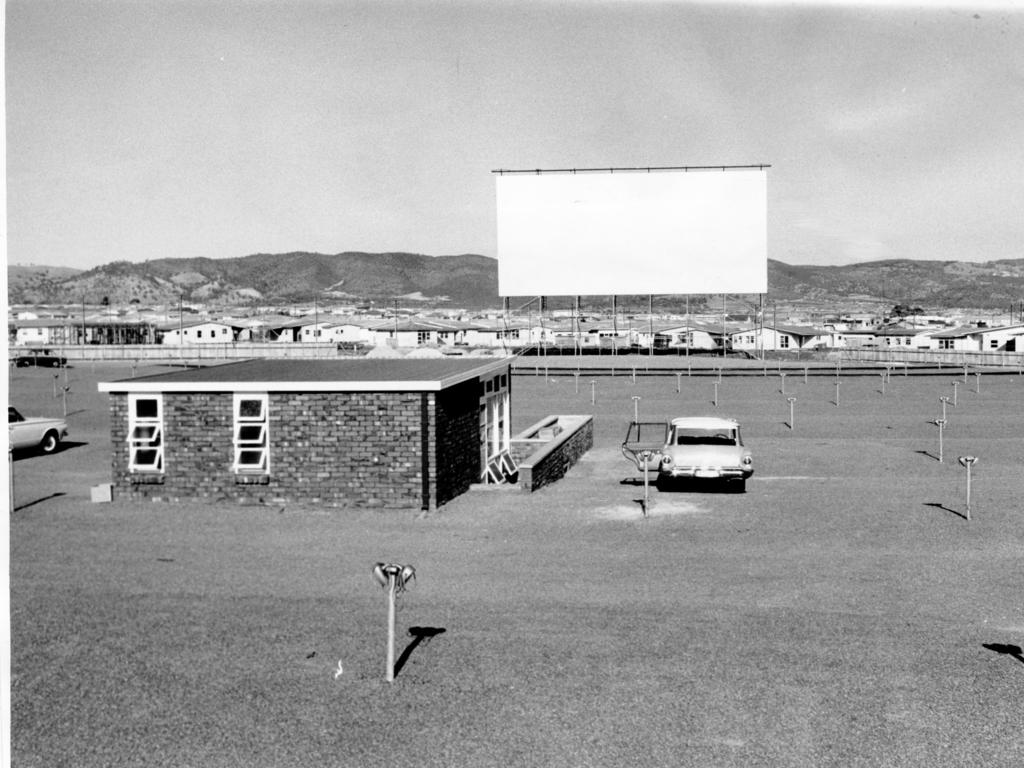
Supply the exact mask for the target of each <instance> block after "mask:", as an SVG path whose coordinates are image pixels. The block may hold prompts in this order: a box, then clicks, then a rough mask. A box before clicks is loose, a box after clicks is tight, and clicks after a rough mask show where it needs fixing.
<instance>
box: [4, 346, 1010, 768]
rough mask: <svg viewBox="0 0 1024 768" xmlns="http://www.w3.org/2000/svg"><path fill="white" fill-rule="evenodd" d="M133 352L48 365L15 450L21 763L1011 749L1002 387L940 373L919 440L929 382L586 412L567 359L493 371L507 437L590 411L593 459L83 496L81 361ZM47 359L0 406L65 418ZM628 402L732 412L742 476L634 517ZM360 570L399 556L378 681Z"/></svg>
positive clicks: (672, 497) (819, 758) (665, 384)
mask: <svg viewBox="0 0 1024 768" xmlns="http://www.w3.org/2000/svg"><path fill="white" fill-rule="evenodd" d="M153 370H154V369H147V370H141V369H140V371H139V373H140V374H142V373H144V372H151V371H153ZM129 375H130V369H129V368H128V366H120V367H118V366H117V365H113V364H105V365H100V364H96V365H90V364H87V363H83V364H80V365H79V366H77V367H75V368H73V369H71V370H70V371H69V378H70V382H71V387H72V396H71V398H70V400H69V401H68V402H69V411H70V415H69V418H68V420H69V423H70V426H71V442H70V443H69V444H68V446H67V447H66V448H65V449H64V450H62V451H60V452H59V453H57V454H55V455H52V456H46V457H44V456H26V457H21V458H19V459H18V460H17V461H16V462H15V463H14V476H15V505H14V507H15V508H14V510H13V511H12V514H11V624H12V649H11V650H12V681H11V688H12V747H13V764H14V765H15V766H19V767H20V766H47V767H51V766H62V765H66V766H76V767H77V766H197V767H203V766H214V767H216V766H314V765H316V766H367V765H372V764H374V763H380V762H386V763H387V764H390V765H415V766H509V765H516V766H623V765H645V766H749V765H769V766H852V765H864V766H878V765H886V766H904V765H906V766H962V765H979V766H1017V765H1021V764H1022V762H1024V707H1022V706H1021V697H1022V691H1024V657H1022V656H1021V655H1019V653H1018V652H1017V651H1015V649H1016V648H1017V647H1018V646H1020V645H1021V644H1022V643H1024V606H1022V600H1021V586H1022V579H1024V568H1022V555H1024V527H1022V525H1021V523H1022V517H1024V501H1022V499H1024V440H1022V435H1024V380H1022V379H1021V378H1020V377H1019V376H1016V375H1001V376H996V375H987V374H986V375H985V376H983V378H982V380H981V382H980V389H981V391H980V393H975V392H974V391H973V390H974V385H975V381H974V378H973V377H971V381H970V383H969V384H967V385H961V386H960V387H959V393H958V405H957V407H955V408H953V407H950V408H949V411H948V419H949V426H948V427H947V429H946V430H945V440H944V458H945V461H944V462H943V463H939V461H938V460H937V458H936V454H937V452H938V432H937V429H936V427H935V426H934V425H933V424H930V423H929V420H931V419H935V418H937V417H938V416H940V415H941V405H940V402H939V399H938V398H939V397H940V396H943V395H949V396H951V395H952V393H953V390H952V387H951V386H950V383H951V382H952V381H955V380H961V381H962V379H959V378H958V376H957V375H956V374H955V373H954V372H951V373H950V375H949V376H948V377H946V376H929V377H915V376H909V377H904V376H901V375H894V376H893V377H892V379H891V380H890V381H889V382H888V383H887V384H886V392H885V394H884V395H883V394H882V393H881V391H880V389H881V381H880V377H878V376H863V377H852V376H851V377H845V378H843V379H842V383H841V385H840V389H841V393H840V401H839V405H838V406H837V405H836V404H835V403H834V398H835V392H836V389H835V386H834V383H833V379H831V378H829V377H821V378H814V377H812V378H811V379H810V380H809V381H808V382H807V383H804V382H803V379H802V377H799V376H790V377H788V378H787V381H786V390H787V395H788V396H793V397H796V398H797V399H796V401H795V403H794V415H795V419H794V423H793V428H790V425H789V416H790V410H789V403H788V401H787V400H786V396H787V395H783V394H782V393H781V392H780V380H779V378H778V377H777V376H768V377H761V376H756V375H754V376H750V377H747V378H726V379H725V380H724V381H723V382H722V384H721V385H720V387H719V406H718V407H717V408H716V407H715V406H714V405H713V404H712V399H713V394H714V392H713V380H712V379H711V378H708V377H703V378H696V377H694V378H693V379H689V378H687V377H683V378H682V380H681V383H680V389H681V391H680V392H679V393H677V392H676V383H677V382H676V379H675V378H674V377H666V378H659V379H650V380H647V379H643V378H641V379H639V380H638V381H637V383H636V384H632V383H631V382H630V380H629V379H628V378H624V377H620V378H615V379H610V378H600V379H599V380H597V382H596V384H595V386H594V396H595V403H594V404H593V405H592V404H591V389H590V386H589V380H583V381H581V383H580V386H579V392H577V391H576V384H575V381H574V377H573V376H571V375H563V376H556V377H555V378H553V379H550V380H549V379H546V378H545V377H543V376H530V375H526V376H517V377H515V378H514V381H513V389H512V403H513V414H514V423H513V429H514V430H517V429H522V428H525V427H526V426H528V425H529V424H532V423H534V422H535V421H537V420H538V419H540V418H541V417H543V416H546V415H548V414H552V413H561V414H574V413H593V414H594V416H595V444H594V448H593V449H592V450H591V451H590V452H589V453H588V454H587V455H586V456H585V457H584V458H583V460H582V461H581V462H580V463H579V464H578V465H577V466H576V467H574V468H573V469H572V470H571V471H570V472H569V474H568V475H567V476H566V477H565V478H564V479H563V480H561V481H560V482H558V483H557V484H555V485H553V486H550V487H548V488H546V489H544V490H542V491H540V492H538V493H535V494H532V495H524V494H521V493H520V492H518V491H515V490H475V491H471V492H469V493H467V494H465V495H463V496H461V497H459V498H458V499H456V500H455V501H454V502H452V503H450V504H448V505H446V506H444V507H442V508H441V509H440V510H438V511H437V512H436V513H433V514H430V515H427V516H422V515H419V514H417V513H415V512H408V511H392V512H381V511H374V512H369V511H364V510H329V509H315V508H308V507H307V508H304V507H301V506H287V507H283V508H282V507H280V506H275V507H269V506H240V505H218V506H204V505H170V504H161V503H154V504H148V505H141V506H140V505H131V504H127V503H124V502H118V501H117V500H116V499H115V501H114V503H112V504H93V503H91V502H90V500H89V489H90V487H91V486H93V485H96V484H99V483H102V482H109V479H110V474H109V473H110V470H109V465H110V456H109V454H110V447H109V432H108V423H107V419H108V417H107V411H106V396H104V395H100V394H98V393H97V392H96V386H95V384H96V382H97V381H101V380H111V379H116V378H125V377H127V376H129ZM52 379H53V374H52V372H50V371H34V370H23V369H18V370H17V371H15V372H13V373H12V375H11V402H12V404H14V405H17V406H18V407H19V408H20V410H22V412H23V413H26V414H32V415H47V414H50V415H58V414H60V413H61V401H60V399H54V398H53V395H52V383H53V382H52ZM634 395H638V396H639V397H640V398H641V400H640V401H639V403H638V409H639V413H640V417H641V419H651V420H653V419H663V418H669V417H672V416H676V415H688V414H701V413H720V414H722V415H729V416H735V417H737V418H739V419H740V420H741V422H742V424H743V429H744V437H745V439H746V442H747V443H748V444H749V445H750V446H751V447H752V449H753V451H754V454H755V468H756V473H755V475H754V477H753V478H752V479H751V480H750V482H749V483H748V485H747V489H748V491H747V493H746V494H742V495H741V494H727V493H715V492H713V491H710V490H709V491H707V492H704V491H700V490H697V491H688V492H675V493H659V492H657V491H656V490H654V488H653V486H652V489H651V493H652V499H653V507H652V509H651V515H650V516H649V517H648V518H646V519H644V518H643V517H642V515H641V508H640V505H639V503H638V499H640V498H641V497H642V491H643V489H642V486H641V485H639V484H637V482H636V480H637V478H636V472H635V470H632V469H631V465H630V464H629V463H628V462H627V461H626V460H625V459H624V458H623V457H622V456H621V453H620V451H619V444H620V443H621V441H622V439H623V437H624V436H625V432H626V425H627V423H628V421H629V420H630V419H631V418H632V415H633V407H634V406H633V402H634V401H633V400H632V399H631V398H632V396H634ZM965 454H973V455H975V456H978V457H979V459H980V460H979V463H978V464H977V465H976V467H975V471H974V477H973V486H972V504H971V506H972V519H971V520H970V521H967V520H966V519H965V513H966V507H965V498H964V490H965V489H964V484H965V475H964V470H963V469H962V468H961V467H960V466H959V465H958V464H957V462H956V457H957V456H960V455H965ZM378 560H388V561H393V562H400V563H411V564H413V565H415V566H416V569H417V575H418V578H417V580H416V582H415V583H414V586H413V587H412V589H411V590H410V591H409V592H407V593H406V594H405V595H403V596H402V597H401V598H400V600H399V612H398V626H399V630H400V634H399V642H398V654H399V662H400V664H401V666H400V669H399V671H398V675H397V678H396V680H395V682H394V683H393V684H390V685H389V684H387V683H385V682H384V652H385V637H384V632H385V628H386V598H385V593H384V592H383V591H382V590H381V589H380V588H379V587H377V585H376V583H375V582H374V581H373V579H372V576H371V573H370V570H371V567H372V565H373V563H374V562H376V561H378ZM410 628H415V629H414V633H416V634H414V635H409V634H408V631H409V629H410ZM441 630H443V631H441ZM417 634H418V635H422V636H423V638H422V639H417ZM430 635H433V636H432V637H430ZM339 661H340V663H341V664H342V668H343V672H342V674H340V675H337V670H338V666H339Z"/></svg>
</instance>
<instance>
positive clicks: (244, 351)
mask: <svg viewBox="0 0 1024 768" xmlns="http://www.w3.org/2000/svg"><path fill="white" fill-rule="evenodd" d="M47 348H48V349H50V350H51V351H53V352H55V353H58V354H60V355H61V356H62V357H66V358H67V359H68V362H74V361H75V360H94V361H97V362H99V361H103V360H124V361H135V360H138V361H146V362H161V361H167V362H179V361H183V360H187V361H188V362H190V363H196V362H206V361H210V362H214V361H218V360H220V361H225V360H248V359H250V358H254V357H255V358H272V359H282V358H284V359H290V358H294V359H297V360H316V359H318V358H319V359H323V360H333V359H337V358H342V357H355V356H360V355H359V353H356V352H353V351H351V350H342V349H338V346H337V344H335V343H334V342H304V343H301V344H297V343H284V342H250V341H245V342H238V343H235V344H232V343H224V344H214V343H208V344H183V345H180V346H179V345H170V344H168V345H164V344H78V345H67V346H57V345H47ZM10 351H11V353H12V354H14V353H16V352H17V348H15V347H12V348H11V350H10Z"/></svg>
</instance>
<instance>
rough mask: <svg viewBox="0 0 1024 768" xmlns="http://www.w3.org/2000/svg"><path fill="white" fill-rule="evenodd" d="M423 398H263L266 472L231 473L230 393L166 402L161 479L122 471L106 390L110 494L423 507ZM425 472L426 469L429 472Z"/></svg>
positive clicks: (120, 421) (122, 400)
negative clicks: (267, 445)
mask: <svg viewBox="0 0 1024 768" xmlns="http://www.w3.org/2000/svg"><path fill="white" fill-rule="evenodd" d="M423 398H424V395H421V394H420V393H396V392H369V393H342V392H330V393H328V392H304V393H274V392H272V393H270V396H269V406H270V407H269V416H270V427H269V429H270V475H269V477H266V476H254V475H236V474H235V473H234V472H233V471H232V468H231V466H232V462H233V458H234V456H233V446H232V431H233V415H232V408H233V405H232V395H231V393H204V392H196V393H173V394H172V393H168V394H165V395H164V398H163V402H164V406H163V407H164V473H163V474H162V475H142V474H138V473H135V474H133V473H129V472H128V450H127V443H126V437H127V428H128V413H127V396H126V395H125V394H124V393H111V401H110V402H111V416H112V429H111V439H112V442H113V445H112V448H113V452H112V455H113V472H112V477H113V484H114V487H115V493H116V494H118V495H120V496H127V497H129V498H135V499H153V500H163V501H180V500H210V501H220V500H230V501H237V502H240V503H267V504H284V503H289V502H296V501H298V502H302V503H310V504H323V505H325V506H347V505H360V506H379V507H389V508H390V507H396V508H409V507H412V508H423V507H427V506H429V505H430V504H431V502H432V496H433V489H434V488H435V487H436V486H435V485H433V484H432V485H430V489H431V494H430V495H429V496H428V497H427V498H424V489H425V486H424V483H423V471H424V454H423V450H424V444H425V442H427V443H429V436H428V439H427V440H426V441H425V440H424V434H423V429H422V427H423V421H424V419H423V416H424V403H423ZM432 463H433V462H431V461H429V456H428V466H427V469H428V472H432V471H433V470H432V468H431V467H430V466H429V465H430V464H432Z"/></svg>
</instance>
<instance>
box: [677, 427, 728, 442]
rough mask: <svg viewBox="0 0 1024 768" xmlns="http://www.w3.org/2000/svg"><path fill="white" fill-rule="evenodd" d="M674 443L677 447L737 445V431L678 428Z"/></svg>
mask: <svg viewBox="0 0 1024 768" xmlns="http://www.w3.org/2000/svg"><path fill="white" fill-rule="evenodd" d="M673 442H674V443H675V444H676V445H736V430H735V429H694V428H692V427H677V428H676V432H675V436H674V440H673Z"/></svg>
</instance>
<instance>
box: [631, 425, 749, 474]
mask: <svg viewBox="0 0 1024 768" xmlns="http://www.w3.org/2000/svg"><path fill="white" fill-rule="evenodd" d="M659 428H660V429H659ZM659 432H660V437H659V435H658V433H659ZM645 433H646V434H645ZM622 449H623V453H624V454H625V455H626V456H627V458H630V459H631V460H632V461H633V462H634V463H635V464H636V465H637V468H638V469H640V470H641V471H642V472H650V471H657V473H658V479H657V483H658V488H659V489H666V488H669V487H671V485H672V484H673V481H676V480H682V479H684V478H685V479H697V480H710V481H719V482H724V483H728V484H729V486H730V487H731V488H732V489H733V490H736V491H739V492H742V491H744V490H746V481H747V478H748V477H750V476H751V475H753V474H754V459H753V456H752V455H751V453H750V450H749V449H748V448H747V447H746V446H745V445H744V444H743V438H742V437H741V435H740V425H739V422H737V421H736V420H735V419H724V418H719V417H716V416H687V417H681V418H677V419H673V420H672V421H670V422H668V423H665V422H643V423H638V422H633V423H632V424H630V432H629V434H627V436H626V441H625V442H624V443H623V444H622Z"/></svg>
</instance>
